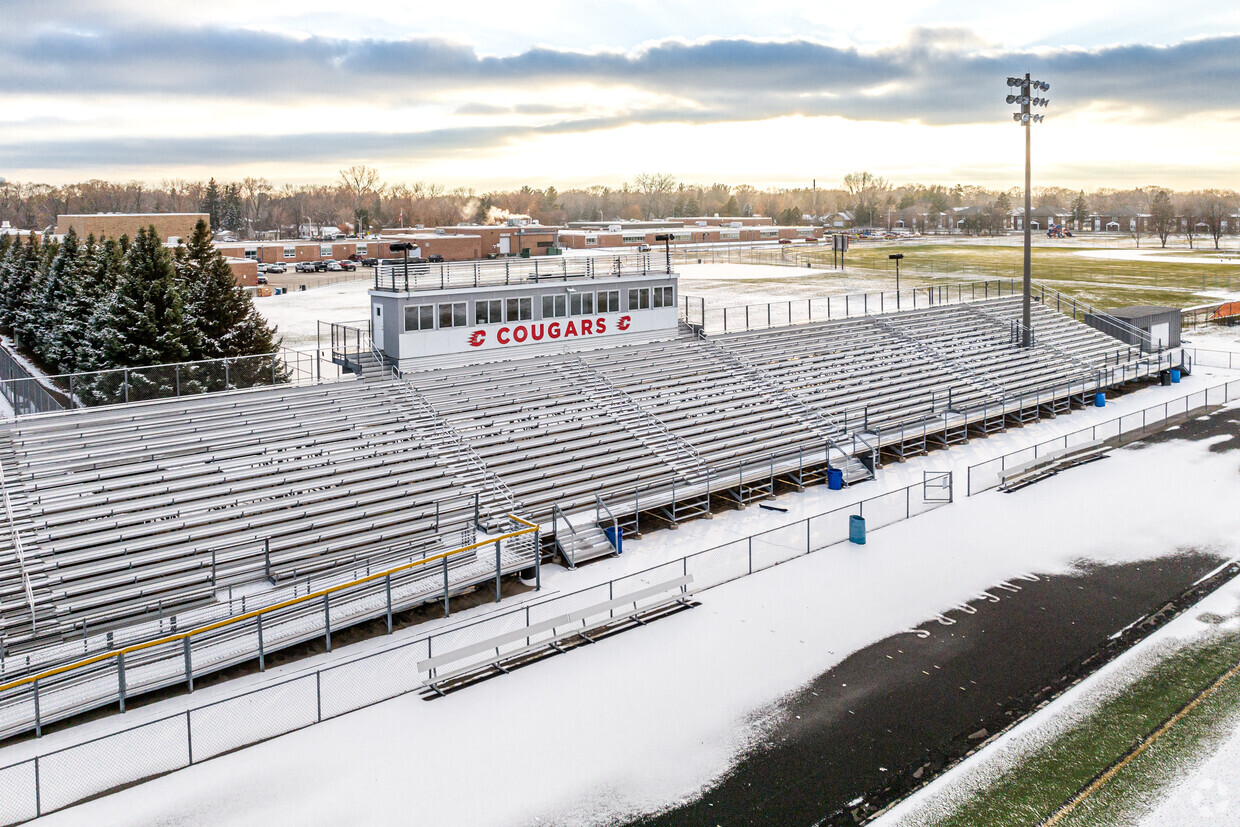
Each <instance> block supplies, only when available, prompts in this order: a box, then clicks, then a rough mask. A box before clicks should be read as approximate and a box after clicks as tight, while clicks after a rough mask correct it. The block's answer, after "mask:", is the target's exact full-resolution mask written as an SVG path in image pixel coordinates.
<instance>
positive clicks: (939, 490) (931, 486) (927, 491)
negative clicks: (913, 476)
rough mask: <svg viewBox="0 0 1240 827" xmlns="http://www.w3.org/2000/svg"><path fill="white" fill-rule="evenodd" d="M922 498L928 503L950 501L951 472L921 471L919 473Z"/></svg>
mask: <svg viewBox="0 0 1240 827" xmlns="http://www.w3.org/2000/svg"><path fill="white" fill-rule="evenodd" d="M921 493H922V498H923V499H924V500H925V501H926V502H928V503H949V502H951V501H952V472H951V471H923V472H922V475H921Z"/></svg>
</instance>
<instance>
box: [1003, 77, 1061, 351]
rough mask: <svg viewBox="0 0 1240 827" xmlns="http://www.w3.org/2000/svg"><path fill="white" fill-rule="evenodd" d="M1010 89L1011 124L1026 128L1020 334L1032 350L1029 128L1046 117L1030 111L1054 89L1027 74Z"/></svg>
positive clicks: (1010, 84) (1010, 81)
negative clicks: (1041, 95)
mask: <svg viewBox="0 0 1240 827" xmlns="http://www.w3.org/2000/svg"><path fill="white" fill-rule="evenodd" d="M1007 85H1008V87H1009V88H1012V89H1015V90H1017V92H1018V94H1012V95H1008V96H1007V102H1008V103H1019V104H1020V111H1019V112H1013V113H1012V120H1014V121H1016V122H1017V123H1018V124H1020V125H1021V126H1023V127H1024V128H1025V214H1024V217H1023V219H1022V222H1023V223H1024V225H1025V280H1024V285H1023V297H1024V299H1023V307H1022V311H1021V320H1022V323H1023V324H1024V326H1025V330H1024V332H1023V333H1022V334H1021V344H1022V345H1023V346H1024V347H1033V311H1032V308H1031V305H1032V303H1033V286H1032V280H1031V270H1032V268H1031V266H1030V265H1031V261H1032V258H1031V254H1030V253H1031V248H1032V246H1033V232H1032V227H1031V226H1030V224H1031V222H1030V221H1029V217H1030V213H1032V212H1033V205H1032V199H1031V197H1030V182H1031V175H1030V170H1031V166H1032V165H1031V163H1030V145H1031V139H1030V133H1031V130H1030V127H1031V126H1032V125H1033V124H1034V123H1041V122H1042V119H1043V117H1044V116H1043V115H1034V114H1031V112H1030V109H1031V108H1032V107H1034V106H1047V105H1048V104H1049V103H1050V101H1049V100H1047V99H1046V98H1038V97H1033V94H1032V93H1034V92H1047V91H1049V90H1050V88H1051V85H1050V84H1049V83H1046V82H1045V81H1041V80H1033V79H1031V78H1030V77H1029V74H1028V73H1027V72H1026V73H1025V76H1024V77H1023V78H1019V77H1014V78H1008V79H1007Z"/></svg>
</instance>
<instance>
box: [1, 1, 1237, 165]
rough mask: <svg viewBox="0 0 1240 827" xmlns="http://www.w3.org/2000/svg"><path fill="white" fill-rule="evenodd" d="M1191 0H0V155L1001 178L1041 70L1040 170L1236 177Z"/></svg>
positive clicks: (1227, 36) (1228, 76) (21, 159)
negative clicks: (1018, 90)
mask: <svg viewBox="0 0 1240 827" xmlns="http://www.w3.org/2000/svg"><path fill="white" fill-rule="evenodd" d="M1203 8H1204V10H1200V9H1203ZM845 9H846V10H845ZM1192 9H1193V10H1192V11H1188V10H1187V7H1186V6H1184V4H1182V3H1169V2H1166V0H1158V2H1150V1H1149V0H1127V1H1126V2H1111V0H1095V2H1092V3H1083V2H1080V0H1073V1H1072V2H1058V0H1051V1H1050V2H1047V0H1040V1H1039V2H1037V3H1023V4H1016V3H1002V2H993V0H987V2H973V1H972V0H884V2H882V3H874V4H866V3H853V4H838V3H825V2H814V1H813V0H803V2H782V0H763V2H761V3H757V2H752V0H749V2H729V0H711V2H697V1H696V0H695V2H688V0H611V2H605V3H593V2H588V0H587V1H586V2H583V1H582V0H574V1H573V2H559V0H543V2H539V3H514V2H490V0H469V2H465V3H429V2H427V3H396V2H386V1H385V0H369V1H368V2H366V3H348V2H343V3H342V2H338V0H333V2H319V0H161V2H159V3H151V2H138V0H20V1H18V0H0V31H2V32H4V34H3V36H2V37H0V176H3V177H6V178H8V179H9V180H11V181H14V180H23V181H32V180H37V181H47V182H50V183H64V182H70V181H77V180H83V179H87V178H96V177H99V178H114V179H117V178H119V179H130V178H137V179H141V180H146V181H159V180H161V179H164V178H169V177H182V178H199V177H206V176H209V175H214V176H216V177H218V178H227V179H231V178H238V177H242V176H245V175H261V176H265V177H267V178H268V179H271V180H273V181H276V182H296V183H303V182H325V181H329V180H332V179H334V178H335V177H336V172H337V170H339V169H340V168H341V167H344V166H349V165H351V164H355V163H365V164H370V165H372V166H375V167H377V168H378V169H379V170H380V172H381V173H382V175H383V177H384V179H385V180H386V181H400V180H405V181H413V180H423V181H433V182H436V183H440V184H443V185H445V186H449V187H453V186H471V187H479V188H486V187H498V186H520V185H521V184H527V183H528V184H531V185H534V186H545V185H546V184H549V183H554V184H555V185H557V186H559V187H561V188H563V187H566V186H571V185H580V184H590V183H603V184H611V185H615V184H619V183H621V182H623V181H625V180H628V179H631V178H632V177H633V176H634V175H635V174H638V173H642V172H667V173H671V174H673V175H675V176H677V177H679V178H681V179H684V180H691V181H697V182H702V183H710V182H714V181H725V182H729V183H734V184H735V183H741V182H745V183H751V184H755V185H759V186H765V185H803V184H805V183H808V181H809V180H810V179H811V178H817V179H818V181H819V185H820V186H824V185H825V186H836V185H838V183H839V180H840V178H841V177H842V176H843V175H844V174H845V173H846V172H848V171H850V170H854V169H869V170H871V171H873V172H876V173H879V174H882V175H885V176H887V177H888V178H891V179H892V180H894V181H896V182H906V181H919V182H923V183H944V184H953V183H958V182H960V183H978V184H984V185H990V186H1011V185H1015V184H1017V183H1019V182H1020V176H1021V166H1020V163H1021V160H1022V158H1021V150H1022V148H1023V138H1022V136H1021V131H1020V129H1019V128H1018V127H1017V126H1016V125H1015V124H1013V123H1012V121H1011V115H1010V114H1009V113H1010V111H1011V110H1012V108H1013V107H1010V106H1008V105H1007V104H1006V103H1005V102H1004V96H1005V95H1006V94H1007V93H1008V91H1009V90H1008V89H1007V87H1006V85H1005V83H1004V81H1005V78H1006V77H1007V76H1008V75H1009V74H1017V73H1023V72H1025V71H1030V72H1033V74H1034V77H1039V78H1043V79H1045V80H1047V81H1048V82H1050V83H1051V90H1050V92H1048V93H1046V94H1047V96H1048V97H1049V98H1050V99H1051V106H1050V108H1049V109H1048V110H1046V112H1047V116H1048V117H1047V120H1046V122H1045V123H1044V124H1040V125H1038V126H1036V127H1035V136H1034V152H1035V155H1034V158H1035V169H1036V175H1035V184H1037V183H1042V184H1058V185H1063V186H1071V187H1078V186H1080V187H1095V186H1114V187H1123V186H1130V185H1145V184H1152V183H1158V184H1162V185H1165V186H1172V187H1176V188H1182V189H1183V188H1192V187H1202V186H1219V187H1228V188H1234V187H1240V181H1237V180H1235V173H1236V172H1237V171H1238V170H1240V165H1238V164H1237V161H1238V160H1240V118H1238V117H1237V116H1238V114H1240V97H1238V93H1237V90H1238V89H1240V82H1238V81H1240V59H1237V58H1238V56H1240V4H1238V5H1237V6H1231V5H1230V4H1229V3H1221V4H1212V5H1210V4H1207V5H1206V6H1204V7H1200V6H1193V7H1192ZM1018 10H1020V11H1018Z"/></svg>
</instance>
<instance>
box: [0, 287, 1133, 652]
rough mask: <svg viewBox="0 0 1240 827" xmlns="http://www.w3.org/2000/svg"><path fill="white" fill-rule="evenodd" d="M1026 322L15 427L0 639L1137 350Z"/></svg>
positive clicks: (157, 406) (994, 303)
mask: <svg viewBox="0 0 1240 827" xmlns="http://www.w3.org/2000/svg"><path fill="white" fill-rule="evenodd" d="M1019 317H1020V302H1019V299H1014V298H1002V299H996V300H987V301H979V302H974V303H963V304H955V305H947V306H940V307H932V308H921V309H917V310H910V311H907V312H902V313H892V314H886V315H883V316H881V317H858V318H853V319H844V320H834V321H826V322H815V323H810V324H801V325H795V326H790V327H785V328H775V329H768V330H763V331H757V332H746V333H736V334H727V335H722V336H718V337H712V338H711V339H710V340H708V341H704V340H701V339H699V338H696V337H694V336H693V335H691V334H689V333H686V332H683V331H682V332H680V333H677V332H675V331H666V332H662V333H657V334H644V335H641V336H634V337H630V338H628V339H627V340H626V341H625V342H624V343H623V344H612V345H610V346H594V347H590V348H587V349H583V350H578V351H575V352H573V353H568V352H565V351H564V350H559V351H557V350H553V349H549V348H541V349H539V350H536V351H534V352H532V353H529V354H526V355H524V356H518V357H512V358H508V359H506V360H504V361H499V362H489V363H484V364H463V363H462V361H461V360H460V359H457V360H455V361H454V362H441V363H438V364H436V365H433V366H429V367H428V368H427V369H421V370H417V371H412V372H407V373H406V374H405V376H404V378H403V380H402V379H395V378H391V377H387V376H380V375H377V374H376V375H373V376H370V377H368V378H366V379H365V380H364V381H347V382H340V383H333V384H325V385H313V386H305V387H287V388H284V387H276V388H264V389H255V390H249V391H237V392H229V393H221V394H211V395H204V396H198V397H182V398H179V399H172V400H163V401H158V402H144V403H137V404H133V405H118V406H111V407H106V408H98V409H91V410H83V411H70V412H64V413H56V414H49V415H45V416H35V417H27V418H23V419H18V420H16V421H15V422H13V423H12V424H11V425H10V426H9V427H8V429H6V430H5V431H4V433H3V434H2V435H0V471H2V472H3V475H4V477H3V481H4V485H5V487H6V490H7V491H8V492H9V493H10V495H11V503H12V507H11V511H12V514H13V520H14V525H15V527H16V528H17V530H18V532H19V534H20V537H21V538H22V540H23V548H24V556H25V563H24V565H23V564H21V563H19V562H18V561H17V554H16V548H15V546H14V543H13V532H11V531H6V532H0V634H2V635H3V643H2V645H0V646H2V648H5V649H8V650H10V651H11V650H12V648H13V647H14V646H22V645H30V644H35V643H41V642H51V641H56V640H62V639H66V638H71V637H73V636H75V635H80V634H82V631H83V630H84V629H98V628H99V627H100V625H101V624H102V625H104V626H108V625H123V624H125V623H132V622H137V621H138V620H140V619H145V618H148V617H153V616H155V615H156V614H166V613H171V612H174V611H177V610H178V609H181V608H186V607H190V606H195V605H201V604H203V603H209V602H212V601H214V600H215V599H216V598H215V592H216V589H217V588H219V587H220V585H221V581H220V575H221V572H224V573H225V574H226V575H227V577H229V578H231V580H230V582H240V581H243V580H248V581H251V582H254V581H257V580H259V579H265V578H266V576H267V574H268V566H269V571H270V575H271V577H272V578H273V579H274V580H276V581H277V582H282V581H283V582H287V581H288V580H290V579H294V578H297V577H302V576H304V575H307V574H310V573H316V572H330V571H333V570H336V569H343V568H344V567H347V566H350V565H352V564H353V563H354V562H355V561H357V560H365V561H370V562H373V563H375V564H376V565H377V564H378V563H379V562H386V561H389V560H394V559H396V558H397V557H399V556H400V555H402V554H403V555H411V554H420V553H423V552H425V551H426V550H427V549H430V548H434V547H437V546H438V545H439V544H441V543H442V542H455V541H456V539H458V538H459V537H460V534H461V532H471V531H472V530H473V529H472V527H473V524H474V516H475V514H474V503H475V497H477V501H478V506H479V510H480V516H481V518H482V519H483V520H484V521H485V520H487V519H489V518H492V519H493V518H494V517H495V516H496V515H498V514H502V513H504V512H506V511H508V510H511V509H514V508H515V509H516V511H517V513H520V514H522V515H523V516H525V517H528V518H530V519H532V520H535V521H538V522H540V523H544V524H545V523H549V522H550V519H551V512H552V508H553V506H558V507H559V508H560V509H561V510H562V511H563V512H565V513H569V514H571V513H574V512H578V513H581V512H584V511H585V510H589V509H593V508H594V507H595V504H596V502H598V501H599V499H601V501H602V502H603V503H604V504H610V505H613V506H615V505H617V504H618V503H628V504H631V506H632V509H631V510H634V509H636V507H637V494H636V493H635V492H636V491H637V489H639V488H640V489H641V491H642V492H650V491H661V490H665V489H671V488H672V487H673V486H675V487H676V489H677V490H678V491H680V492H685V491H687V490H688V491H693V490H696V489H697V488H701V487H702V485H703V482H704V481H705V484H706V486H707V490H709V491H714V492H717V491H718V490H719V487H720V484H721V483H720V481H721V480H725V479H726V480H734V481H738V482H739V484H740V485H742V486H743V485H744V484H745V483H744V481H743V480H742V477H744V476H745V474H746V473H752V474H753V475H754V476H755V477H756V476H760V475H761V474H762V473H763V470H762V468H763V465H764V464H768V465H769V466H770V467H771V471H770V473H771V475H774V473H775V470H774V464H775V463H774V460H773V459H772V458H773V457H776V456H782V457H787V456H789V455H791V456H793V458H794V459H796V458H797V455H798V453H799V452H801V451H804V452H806V453H810V452H817V455H818V456H819V457H820V461H822V460H823V459H825V456H826V454H825V453H824V451H825V449H826V447H827V446H828V445H837V446H838V445H843V444H845V443H846V441H847V440H848V439H850V438H851V437H852V436H853V435H858V434H862V435H870V436H873V435H874V434H879V433H881V434H891V433H893V432H894V433H898V434H899V436H900V438H903V435H904V433H905V429H912V428H914V427H920V428H922V432H923V433H924V432H925V428H926V423H934V422H938V423H939V425H938V426H937V427H939V428H940V429H946V428H947V427H948V423H949V417H950V416H955V417H957V418H959V416H960V413H959V412H961V411H969V410H977V409H979V408H984V407H985V406H994V407H995V409H996V410H997V411H998V415H999V416H1000V417H1002V416H1003V415H1004V413H1005V412H1007V410H1008V407H1009V406H1010V404H1011V400H1013V399H1018V400H1019V399H1023V398H1024V397H1023V396H1022V395H1023V394H1030V393H1041V392H1042V391H1044V390H1047V389H1051V388H1064V387H1066V384H1067V383H1068V382H1071V381H1074V380H1081V379H1084V378H1090V377H1093V376H1097V375H1098V373H1099V371H1100V370H1102V369H1104V368H1106V367H1107V366H1109V365H1114V364H1116V363H1117V362H1125V361H1132V360H1134V359H1139V358H1140V356H1141V355H1140V354H1133V353H1132V351H1131V350H1129V349H1128V348H1127V346H1124V345H1119V343H1118V342H1117V341H1116V340H1114V339H1112V338H1110V337H1108V336H1106V335H1105V334H1102V333H1099V332H1098V331H1095V330H1093V329H1091V328H1089V327H1087V326H1085V325H1083V324H1080V323H1078V322H1076V321H1074V320H1072V319H1071V318H1069V317H1067V316H1063V315H1060V314H1058V313H1056V312H1054V311H1053V310H1051V309H1049V308H1046V307H1042V306H1041V305H1035V307H1034V327H1035V331H1036V339H1035V347H1034V348H1032V349H1024V348H1021V347H1019V346H1017V344H1016V343H1015V342H1014V341H1013V337H1012V335H1011V334H1012V329H1013V328H1012V323H1013V321H1017V320H1019ZM1077 392H1079V390H1078V391H1077ZM1064 393H1065V394H1066V393H1067V391H1064ZM1018 404H1023V403H1021V402H1019V401H1018ZM1034 404H1035V407H1036V404H1037V403H1034ZM957 427H962V426H959V425H958V426H957ZM944 441H945V442H946V441H950V440H947V439H944ZM883 444H887V443H886V442H884V443H883ZM833 461H835V460H833ZM837 467H838V466H837ZM642 496H643V497H646V496H647V494H646V493H643V494H642ZM644 502H645V501H643V503H644ZM267 552H269V557H268V554H267ZM213 558H214V559H213ZM213 564H214V565H213ZM23 572H24V575H25V576H24V577H23ZM32 603H33V612H34V617H35V619H36V620H37V624H36V625H35V626H34V627H33V628H32V625H31V611H32V606H31V604H32Z"/></svg>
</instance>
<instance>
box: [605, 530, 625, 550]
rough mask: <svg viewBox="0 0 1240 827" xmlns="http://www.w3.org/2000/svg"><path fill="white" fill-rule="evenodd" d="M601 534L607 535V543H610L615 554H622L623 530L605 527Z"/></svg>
mask: <svg viewBox="0 0 1240 827" xmlns="http://www.w3.org/2000/svg"><path fill="white" fill-rule="evenodd" d="M603 533H604V534H606V535H607V541H608V542H609V543H611V546H612V548H614V549H615V550H616V554H623V553H624V529H623V528H612V527H611V526H607V527H606V528H604V529H603Z"/></svg>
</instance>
